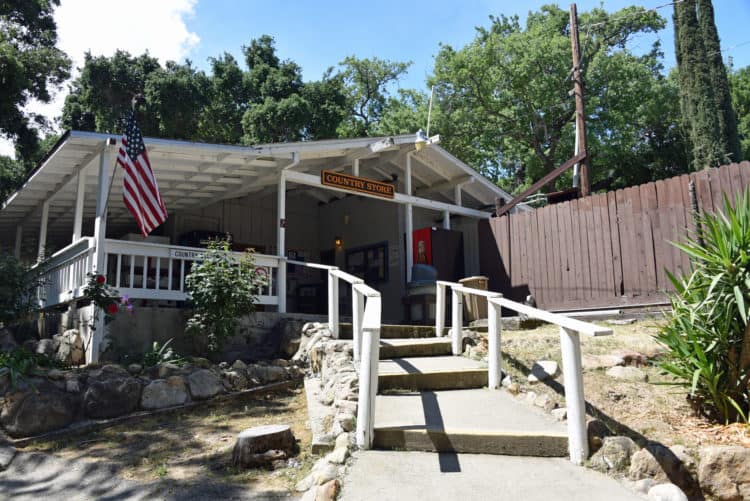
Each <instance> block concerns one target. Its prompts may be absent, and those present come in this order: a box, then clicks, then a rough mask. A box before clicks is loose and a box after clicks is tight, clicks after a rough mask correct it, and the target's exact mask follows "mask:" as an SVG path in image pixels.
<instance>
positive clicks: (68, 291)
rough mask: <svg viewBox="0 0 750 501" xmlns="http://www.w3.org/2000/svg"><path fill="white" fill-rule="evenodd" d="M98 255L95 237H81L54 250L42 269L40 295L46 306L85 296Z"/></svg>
mask: <svg viewBox="0 0 750 501" xmlns="http://www.w3.org/2000/svg"><path fill="white" fill-rule="evenodd" d="M93 259H94V239H93V238H91V237H85V238H81V239H80V240H77V241H75V242H73V243H72V244H70V245H68V246H67V247H63V248H62V249H60V250H59V251H57V252H55V253H54V254H52V255H51V256H50V257H49V258H48V259H47V260H45V261H44V262H43V263H41V264H37V265H36V266H34V268H33V269H37V268H38V269H40V270H41V271H40V277H39V278H40V281H41V284H42V285H41V287H40V288H39V292H38V297H39V305H40V307H42V308H45V307H48V306H54V305H56V304H60V303H65V302H67V301H71V300H73V299H75V298H78V297H81V295H82V294H83V288H84V287H85V285H86V282H87V274H88V273H89V272H90V271H91V267H92V265H93V264H92V263H93Z"/></svg>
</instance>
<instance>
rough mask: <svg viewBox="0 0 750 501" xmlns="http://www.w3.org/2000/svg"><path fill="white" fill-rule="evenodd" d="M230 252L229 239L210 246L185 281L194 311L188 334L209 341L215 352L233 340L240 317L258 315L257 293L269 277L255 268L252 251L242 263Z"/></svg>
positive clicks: (188, 323) (246, 254)
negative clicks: (254, 313) (229, 339)
mask: <svg viewBox="0 0 750 501" xmlns="http://www.w3.org/2000/svg"><path fill="white" fill-rule="evenodd" d="M230 250H231V248H230V242H229V239H223V240H214V241H211V242H209V244H208V248H207V249H206V252H205V255H204V256H203V257H202V259H201V260H200V261H197V262H195V264H193V267H192V270H191V271H190V274H189V275H188V276H187V277H186V278H185V288H186V289H187V292H188V294H189V295H190V299H191V301H192V304H193V308H194V312H193V316H192V317H190V319H188V322H187V327H186V332H187V333H188V334H190V335H192V336H196V337H205V342H206V345H207V347H208V351H211V352H215V351H218V350H219V349H221V347H222V345H223V343H224V341H225V340H226V339H228V338H229V337H231V336H232V334H233V333H234V329H235V327H236V326H237V322H238V319H239V318H240V317H242V316H244V315H249V314H251V313H253V312H254V311H255V303H256V301H257V299H258V298H257V293H258V291H259V289H260V287H262V286H263V285H265V284H266V277H265V274H263V273H258V269H256V267H255V264H254V259H253V251H252V250H250V249H248V250H247V251H245V253H244V254H243V256H242V257H241V258H239V259H237V258H235V257H234V256H233V255H232V254H230Z"/></svg>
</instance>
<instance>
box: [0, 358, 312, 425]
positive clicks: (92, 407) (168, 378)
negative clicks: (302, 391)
mask: <svg viewBox="0 0 750 501" xmlns="http://www.w3.org/2000/svg"><path fill="white" fill-rule="evenodd" d="M303 374H304V373H303V371H302V369H300V368H299V367H298V366H297V365H296V364H294V363H290V362H289V361H288V360H284V359H278V360H274V361H272V362H260V363H256V364H245V363H244V362H242V361H241V360H237V361H235V362H234V363H233V364H231V365H230V364H228V363H225V362H222V363H221V364H219V365H213V364H212V363H211V362H209V361H208V360H206V359H203V358H191V359H190V361H189V363H186V364H184V365H181V366H178V365H175V364H172V363H165V364H160V365H156V366H154V367H147V368H144V367H142V366H141V365H139V364H131V365H129V366H128V367H127V368H126V367H123V366H121V365H116V364H107V365H103V366H88V367H85V368H82V369H70V370H59V369H35V371H34V373H33V375H31V376H30V377H27V378H24V379H23V380H21V381H20V382H18V384H17V385H16V387H11V382H10V378H9V376H8V375H5V376H1V377H0V425H2V427H3V429H4V430H5V432H6V433H7V434H8V435H10V436H11V437H14V438H18V437H29V436H34V435H40V434H43V433H47V432H50V431H53V430H59V429H62V428H65V427H67V426H70V425H71V424H73V423H75V422H79V421H84V420H95V419H109V418H115V417H119V416H123V415H126V414H129V413H133V412H136V411H142V410H157V409H164V408H167V407H173V406H180V405H186V404H188V403H190V402H195V401H201V400H209V399H211V398H213V397H215V396H217V395H220V394H231V393H233V392H240V391H243V390H247V389H249V388H253V387H257V386H261V385H264V384H267V383H273V382H277V381H285V380H300V379H301V378H302V376H303Z"/></svg>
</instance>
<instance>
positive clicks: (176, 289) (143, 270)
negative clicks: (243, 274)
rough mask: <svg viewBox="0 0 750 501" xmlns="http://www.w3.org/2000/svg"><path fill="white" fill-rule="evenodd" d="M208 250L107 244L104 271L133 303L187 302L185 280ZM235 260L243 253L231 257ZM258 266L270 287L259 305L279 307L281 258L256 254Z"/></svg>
mask: <svg viewBox="0 0 750 501" xmlns="http://www.w3.org/2000/svg"><path fill="white" fill-rule="evenodd" d="M205 252H206V249H203V248H199V247H185V246H180V245H164V244H155V243H150V242H131V241H127V240H110V239H107V240H106V242H105V258H104V270H106V275H107V281H108V283H110V284H111V285H112V286H113V287H114V288H115V289H117V290H118V291H119V292H120V295H122V296H125V295H127V296H128V297H130V298H132V299H154V300H167V301H184V300H186V299H187V292H186V291H185V277H186V276H187V275H188V274H189V273H190V266H191V265H192V263H193V261H196V260H199V259H201V257H202V256H203V254H204V253H205ZM231 254H232V255H233V256H234V257H235V258H236V259H239V258H240V257H241V256H242V253H241V252H232V253H231ZM254 258H255V266H256V267H257V268H258V270H259V271H260V273H265V275H266V277H267V284H266V285H265V286H263V287H262V288H261V290H260V291H259V294H258V304H264V305H276V304H278V295H277V287H276V276H275V275H276V273H277V270H278V267H279V262H280V261H281V258H279V257H277V256H268V255H265V254H255V255H254Z"/></svg>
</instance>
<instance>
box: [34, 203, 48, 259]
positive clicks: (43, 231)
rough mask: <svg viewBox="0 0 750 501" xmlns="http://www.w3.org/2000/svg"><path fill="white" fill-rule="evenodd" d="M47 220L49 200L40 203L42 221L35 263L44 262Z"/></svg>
mask: <svg viewBox="0 0 750 501" xmlns="http://www.w3.org/2000/svg"><path fill="white" fill-rule="evenodd" d="M48 220H49V198H48V199H46V200H45V201H44V202H43V203H42V220H41V222H40V223H39V248H38V249H37V255H36V256H37V261H44V248H45V247H46V246H47V221H48Z"/></svg>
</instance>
